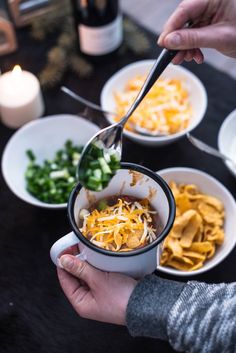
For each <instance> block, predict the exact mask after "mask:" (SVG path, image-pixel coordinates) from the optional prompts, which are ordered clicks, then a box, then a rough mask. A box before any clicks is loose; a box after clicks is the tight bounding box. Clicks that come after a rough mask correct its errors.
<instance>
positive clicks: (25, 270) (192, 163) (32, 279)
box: [0, 29, 236, 353]
mask: <svg viewBox="0 0 236 353" xmlns="http://www.w3.org/2000/svg"><path fill="white" fill-rule="evenodd" d="M148 35H149V37H150V40H151V41H152V43H153V45H152V49H151V50H150V53H149V54H148V55H146V56H145V57H146V58H155V57H156V56H157V54H158V52H159V50H158V48H157V47H156V37H155V36H154V35H152V34H151V33H149V34H148ZM18 37H19V48H20V50H19V51H18V52H17V53H15V54H12V55H9V56H6V57H2V58H1V59H0V67H1V70H2V72H5V71H8V70H10V69H12V67H13V66H14V65H15V64H20V65H21V66H22V68H24V69H25V70H29V71H31V72H33V73H35V74H37V73H38V72H39V70H40V69H41V68H42V66H43V65H44V63H45V50H46V48H47V46H48V45H49V42H50V41H51V40H53V39H50V38H49V40H48V41H47V42H45V43H42V44H40V45H38V43H36V42H34V41H33V40H32V39H30V38H29V35H28V30H27V29H23V30H21V31H19V32H18ZM140 59H143V58H142V57H138V56H135V55H134V54H132V53H128V52H127V53H126V55H123V56H120V57H117V59H116V60H115V61H112V62H108V63H106V64H100V66H98V67H97V68H96V70H95V72H94V75H93V77H91V78H90V79H87V80H85V79H78V78H77V77H75V76H74V75H72V74H68V75H67V76H66V77H65V79H64V82H63V84H65V85H67V86H68V87H70V88H71V89H74V90H75V91H77V92H78V93H79V94H81V95H83V96H84V97H86V98H88V99H90V100H92V101H94V102H96V103H99V93H100V91H101V88H102V86H103V85H104V83H105V82H106V80H107V79H108V78H109V77H110V76H111V75H112V74H113V73H114V72H115V71H117V70H118V69H119V68H121V67H123V66H124V65H126V64H128V63H130V62H133V61H136V60H140ZM184 66H186V67H187V68H188V69H190V70H191V71H193V72H194V73H195V74H196V75H197V76H198V77H199V78H200V79H201V80H202V82H203V84H204V85H205V87H206V89H207V93H208V109H207V113H206V116H205V118H204V120H203V122H202V123H201V124H200V126H199V127H198V128H197V129H196V130H195V132H194V134H195V135H196V136H197V137H199V138H202V139H203V140H205V141H207V142H208V143H210V144H212V145H213V146H216V144H217V134H218V131H219V128H220V125H221V123H222V121H223V119H224V118H225V117H226V116H227V115H228V113H229V112H231V111H232V110H233V109H234V108H235V106H236V99H235V92H236V81H234V80H233V79H232V78H230V77H229V76H227V75H226V74H223V73H221V72H219V71H217V70H215V69H214V68H212V67H211V66H209V65H207V64H203V65H200V66H198V65H197V64H195V63H190V64H186V65H184ZM44 99H45V103H46V115H51V114H60V113H70V114H76V113H79V112H82V111H83V107H82V106H80V105H79V104H78V103H75V102H73V101H72V100H71V99H70V98H68V97H66V96H65V95H64V94H63V93H62V92H60V90H59V87H57V88H55V89H53V90H51V91H47V92H45V93H44ZM90 118H91V120H93V121H94V122H95V123H97V124H99V125H100V126H105V124H106V121H105V119H104V118H103V117H102V116H101V115H96V114H91V115H90ZM13 133H14V130H11V129H8V128H7V127H5V126H4V125H2V124H0V150H1V151H3V149H4V146H5V144H6V142H7V141H8V139H9V138H10V137H11V135H12V134H13ZM123 159H124V160H125V161H130V162H135V163H139V164H143V165H145V166H147V167H149V168H151V169H153V170H157V169H161V168H166V167H174V166H186V167H193V168H198V169H200V170H203V171H206V172H208V173H209V174H211V175H213V176H214V177H216V178H217V179H218V180H220V181H221V182H222V183H223V184H224V185H226V187H228V189H229V190H230V191H231V192H232V194H233V195H234V196H236V183H235V179H234V178H233V177H232V176H231V174H230V173H229V171H228V170H227V169H226V167H225V166H224V164H223V163H222V162H221V161H220V160H218V159H216V158H214V157H210V156H207V155H205V154H202V153H201V152H199V151H197V150H196V149H195V148H194V147H192V146H191V145H190V144H189V143H188V141H187V140H186V138H183V139H182V140H181V141H179V142H177V143H175V144H173V145H170V146H166V147H161V148H149V147H144V146H140V145H137V144H134V143H133V142H131V141H128V140H126V139H125V140H124V155H123ZM16 177H17V176H16ZM0 210H1V213H0V217H1V218H0V222H1V223H0V225H1V228H0V229H1V231H0V352H1V353H6V352H9V353H18V352H19V353H32V352H34V353H49V352H50V353H65V352H69V353H78V352H83V353H100V352H101V353H104V352H108V351H111V352H112V353H118V352H122V353H126V352H127V353H128V352H129V353H130V352H136V351H138V350H139V351H143V352H149V353H152V352H153V353H154V352H155V353H156V352H160V353H164V352H169V353H170V352H173V349H172V348H171V347H170V346H169V344H168V343H166V342H162V341H158V340H153V339H149V338H132V337H130V336H129V334H128V332H127V329H126V328H125V327H119V326H113V325H108V324H103V323H98V322H94V321H89V320H84V319H81V318H80V317H78V315H77V314H76V313H75V311H74V310H73V309H72V307H71V306H70V304H69V303H68V302H67V299H66V298H65V296H64V295H63V293H62V291H61V289H60V286H59V284H58V280H57V276H56V272H55V267H54V265H53V264H52V263H51V260H50V258H49V249H50V247H51V245H52V244H53V243H54V242H55V241H56V240H57V239H58V238H59V237H61V236H62V235H63V234H65V233H66V232H68V231H69V230H70V227H69V223H68V220H67V213H66V211H65V210H63V211H50V210H44V209H40V208H36V207H33V206H30V205H28V204H26V203H24V202H23V201H21V200H19V199H18V198H16V197H15V196H14V195H13V194H12V193H11V192H10V190H9V189H8V188H7V186H6V184H5V182H4V181H3V178H2V175H1V184H0ZM235 266H236V251H235V250H234V251H233V252H232V253H231V254H230V256H228V258H227V259H226V260H225V261H224V262H223V263H221V264H220V265H219V266H217V267H216V268H215V269H213V270H211V271H209V272H208V273H206V274H204V275H201V276H198V277H194V279H197V280H201V281H207V282H221V281H225V282H230V281H234V280H235V278H236V275H235ZM158 275H160V276H163V274H158ZM175 279H176V278H175ZM189 279H191V277H189V278H186V279H184V280H189Z"/></svg>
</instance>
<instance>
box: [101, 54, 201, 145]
mask: <svg viewBox="0 0 236 353" xmlns="http://www.w3.org/2000/svg"><path fill="white" fill-rule="evenodd" d="M153 63H154V60H142V61H138V62H135V63H133V64H130V65H127V66H125V67H124V68H122V69H121V70H119V71H118V72H117V73H115V74H114V75H113V76H112V77H111V78H110V79H109V80H108V81H107V82H106V83H105V85H104V87H103V88H102V92H101V106H102V108H103V109H104V110H106V111H111V112H114V111H116V108H115V107H116V103H115V99H114V92H122V91H123V90H124V87H125V85H126V84H127V81H128V80H130V79H131V78H133V77H135V76H137V75H147V74H148V72H149V71H150V69H151V67H152V65H153ZM161 78H170V79H171V78H176V79H181V80H183V81H184V82H185V84H186V86H187V89H188V91H189V96H190V102H191V105H192V107H193V116H192V119H191V121H190V123H189V126H188V127H187V128H186V129H185V130H183V131H181V132H178V133H176V134H172V135H167V136H156V137H155V136H150V137H149V136H144V135H140V134H137V133H134V132H131V131H127V130H125V129H124V135H126V136H127V137H128V138H130V139H131V140H133V141H134V142H137V143H140V144H143V145H148V146H162V145H167V144H170V143H172V142H174V141H176V140H178V139H179V138H181V137H183V136H184V135H185V134H186V133H187V132H190V131H192V130H193V129H194V128H195V127H196V126H197V125H198V124H199V123H200V122H201V120H202V119H203V117H204V114H205V111H206V107H207V95H206V90H205V88H204V86H203V84H202V83H201V81H200V80H199V79H198V78H197V77H196V76H195V75H194V74H193V73H191V72H190V71H189V70H187V69H185V68H183V67H181V66H176V65H172V64H170V65H169V66H168V67H167V68H166V69H165V71H164V72H163V74H162V75H161ZM106 117H107V120H108V121H109V123H114V120H113V118H112V116H111V115H107V116H106Z"/></svg>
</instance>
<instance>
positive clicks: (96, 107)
mask: <svg viewBox="0 0 236 353" xmlns="http://www.w3.org/2000/svg"><path fill="white" fill-rule="evenodd" d="M61 91H62V92H64V93H66V94H67V95H68V96H70V97H72V98H74V99H75V100H77V101H78V102H80V103H82V104H83V105H85V106H86V107H89V108H92V109H94V110H97V111H99V112H102V113H104V114H109V115H117V113H114V112H109V111H107V110H104V109H102V108H101V107H100V105H98V104H95V103H93V102H91V101H89V100H87V99H85V98H83V97H81V96H79V95H78V94H76V93H75V92H73V91H71V90H70V89H69V88H67V87H65V86H61Z"/></svg>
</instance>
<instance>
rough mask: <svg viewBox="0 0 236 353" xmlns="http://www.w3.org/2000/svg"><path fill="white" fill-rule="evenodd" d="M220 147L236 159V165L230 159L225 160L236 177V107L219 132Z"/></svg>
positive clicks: (223, 151)
mask: <svg viewBox="0 0 236 353" xmlns="http://www.w3.org/2000/svg"><path fill="white" fill-rule="evenodd" d="M218 148H219V150H220V152H222V153H223V154H225V155H226V156H228V157H230V158H232V159H233V160H234V161H235V165H234V164H233V163H231V162H230V161H225V165H226V166H227V167H228V169H229V170H230V172H231V173H232V174H233V175H234V176H235V177H236V109H235V110H233V111H232V112H231V113H230V114H229V115H228V116H227V117H226V118H225V120H224V122H223V124H222V125H221V128H220V131H219V134H218Z"/></svg>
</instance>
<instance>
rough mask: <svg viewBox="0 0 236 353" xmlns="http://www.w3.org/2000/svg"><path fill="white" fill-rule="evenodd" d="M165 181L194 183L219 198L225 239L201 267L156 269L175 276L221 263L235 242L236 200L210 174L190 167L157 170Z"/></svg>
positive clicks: (189, 273)
mask: <svg viewBox="0 0 236 353" xmlns="http://www.w3.org/2000/svg"><path fill="white" fill-rule="evenodd" d="M157 173H158V174H159V175H160V176H161V177H162V178H163V179H164V180H165V181H166V182H167V183H169V182H170V181H172V180H173V181H175V182H176V183H184V184H187V183H189V184H196V185H197V186H198V187H199V189H200V191H201V192H203V193H206V194H209V195H212V196H215V197H217V198H219V199H220V200H221V201H222V202H223V204H224V208H225V223H224V232H225V240H224V242H223V244H222V245H220V246H218V247H217V250H216V253H215V255H214V256H213V257H212V258H211V259H209V260H207V261H206V262H205V263H204V265H203V267H202V268H199V269H198V270H195V271H180V270H176V269H174V268H171V267H167V266H161V265H159V266H158V268H157V269H158V270H159V271H161V272H164V273H168V274H171V275H175V276H193V275H198V274H200V273H203V272H206V271H209V270H210V269H212V268H213V267H215V266H216V265H218V264H219V263H221V262H222V261H223V260H224V259H225V258H226V257H227V256H228V255H229V253H230V252H231V251H232V250H233V248H234V246H235V244H236V236H235V230H236V202H235V200H234V198H233V196H232V195H231V193H230V192H229V191H228V190H227V189H226V187H225V186H224V185H223V184H221V183H220V182H219V181H218V180H216V179H215V178H213V177H212V176H211V175H209V174H207V173H204V172H202V171H200V170H197V169H191V168H182V167H180V168H168V169H163V170H160V171H158V172H157Z"/></svg>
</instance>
